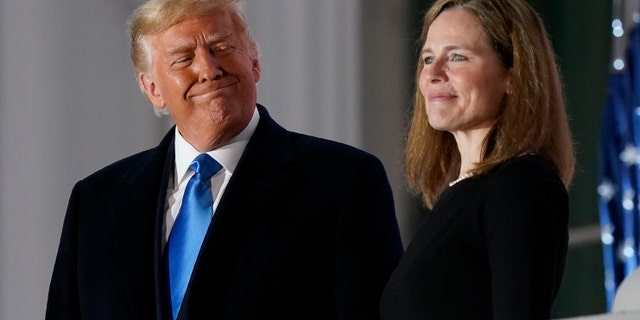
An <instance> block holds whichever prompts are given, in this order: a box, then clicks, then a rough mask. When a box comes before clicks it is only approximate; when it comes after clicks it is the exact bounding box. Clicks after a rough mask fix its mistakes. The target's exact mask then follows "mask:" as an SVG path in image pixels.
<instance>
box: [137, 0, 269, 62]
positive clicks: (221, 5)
mask: <svg viewBox="0 0 640 320" xmlns="http://www.w3.org/2000/svg"><path fill="white" fill-rule="evenodd" d="M214 9H226V10H229V11H230V12H231V13H232V14H233V16H234V17H235V18H236V22H238V23H240V26H241V27H242V28H243V30H244V31H245V34H244V36H245V37H246V38H245V39H246V40H247V41H248V44H249V45H250V48H249V49H250V50H252V52H253V53H254V54H256V55H257V51H258V49H257V44H256V43H255V41H254V40H253V38H251V35H250V34H249V27H248V25H247V20H246V18H245V16H244V12H243V11H242V8H241V6H240V3H239V0H150V1H148V2H146V3H144V4H142V5H141V6H139V7H138V8H137V9H135V10H134V11H133V13H132V14H131V16H130V17H129V35H130V39H131V60H132V61H133V65H134V67H135V70H136V72H142V71H146V70H147V69H148V67H149V64H150V62H151V57H152V54H153V53H152V52H151V48H150V46H149V44H148V41H147V40H146V37H147V36H149V35H152V34H155V33H158V32H162V31H165V30H167V29H168V28H170V27H171V26H173V25H175V24H176V23H178V22H180V21H181V20H183V19H184V18H185V17H192V16H198V15H206V14H207V13H210V12H211V11H212V10H214Z"/></svg>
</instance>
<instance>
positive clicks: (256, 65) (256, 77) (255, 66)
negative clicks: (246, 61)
mask: <svg viewBox="0 0 640 320" xmlns="http://www.w3.org/2000/svg"><path fill="white" fill-rule="evenodd" d="M252 63H253V70H252V71H253V79H254V81H255V82H256V83H258V81H260V73H261V71H262V69H261V68H260V60H258V58H254V59H253V61H252Z"/></svg>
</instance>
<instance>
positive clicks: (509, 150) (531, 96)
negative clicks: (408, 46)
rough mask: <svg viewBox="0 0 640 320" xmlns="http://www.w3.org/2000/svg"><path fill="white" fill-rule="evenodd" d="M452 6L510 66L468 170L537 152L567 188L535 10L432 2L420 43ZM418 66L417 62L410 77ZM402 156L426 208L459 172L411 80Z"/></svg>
mask: <svg viewBox="0 0 640 320" xmlns="http://www.w3.org/2000/svg"><path fill="white" fill-rule="evenodd" d="M451 8H460V9H463V10H466V11H467V12H469V13H471V14H473V15H475V16H476V17H477V18H478V19H479V20H480V22H481V24H482V26H483V27H484V30H485V32H486V34H487V35H488V38H489V40H490V41H491V42H492V45H493V47H494V50H495V52H496V54H497V56H498V58H499V60H500V62H501V63H502V65H503V66H504V67H506V68H511V76H512V80H511V90H510V92H509V93H508V94H506V95H505V97H504V100H503V105H502V108H501V113H500V115H499V116H498V119H497V122H496V124H495V125H494V126H493V128H492V129H491V130H490V132H489V133H488V135H487V137H486V139H485V141H484V145H483V155H482V159H481V161H480V162H479V163H476V167H475V169H474V170H473V173H474V174H476V175H479V174H483V173H486V172H488V171H489V170H491V169H492V168H494V167H495V166H496V165H498V164H500V163H502V162H504V161H505V160H507V159H509V158H513V157H516V156H520V155H524V154H536V155H539V156H541V157H543V158H545V159H547V160H548V161H550V162H551V163H552V164H553V165H554V166H555V169H556V171H557V173H558V175H559V176H560V178H561V179H562V181H563V182H564V184H565V187H567V188H568V187H569V185H570V183H571V179H572V177H573V171H574V161H575V160H574V154H573V143H572V140H571V133H570V130H569V124H568V120H567V115H566V111H565V106H564V96H563V93H562V83H561V80H560V74H559V72H558V68H557V65H556V62H555V55H554V52H553V49H552V46H551V42H550V41H549V38H548V36H547V33H546V30H545V28H544V24H543V22H542V20H541V19H540V16H539V15H538V14H537V13H536V12H535V11H534V10H533V8H531V7H530V6H529V5H528V4H527V3H526V2H525V1H523V0H438V1H436V2H435V3H434V4H433V6H432V7H431V8H430V9H429V11H428V12H427V13H426V15H425V17H424V23H423V27H422V35H421V38H420V41H421V43H424V42H425V40H426V38H427V33H428V31H429V27H430V26H431V23H433V21H434V20H435V19H436V18H437V17H438V16H439V15H440V14H441V13H442V12H443V11H445V10H448V9H451ZM423 65H424V63H423V62H422V61H419V62H418V67H417V71H416V79H418V78H419V75H420V73H421V71H422V68H423ZM405 155H406V166H407V179H408V181H409V184H410V186H411V187H412V188H413V189H414V190H415V191H416V192H419V193H420V194H421V195H422V198H423V202H424V204H425V205H426V206H427V207H428V208H431V207H432V206H433V204H434V202H435V200H436V198H437V197H438V195H439V194H440V193H441V192H442V191H443V190H444V189H445V188H446V187H447V184H448V182H449V181H451V180H453V179H454V178H455V177H456V176H457V175H458V174H459V170H460V161H461V160H460V154H459V151H458V149H457V145H456V141H455V140H454V138H453V135H452V134H450V133H449V132H444V131H438V130H435V129H434V128H433V127H431V126H430V125H429V120H428V118H427V115H426V112H425V99H424V97H423V95H422V94H421V92H420V90H419V88H418V86H417V85H416V92H415V99H414V107H413V118H412V120H411V127H410V130H409V134H408V140H407V146H406V149H405Z"/></svg>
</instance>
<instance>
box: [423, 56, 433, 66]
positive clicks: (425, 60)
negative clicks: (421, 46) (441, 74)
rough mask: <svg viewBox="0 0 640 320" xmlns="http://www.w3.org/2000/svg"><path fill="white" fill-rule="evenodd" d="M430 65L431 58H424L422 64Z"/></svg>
mask: <svg viewBox="0 0 640 320" xmlns="http://www.w3.org/2000/svg"><path fill="white" fill-rule="evenodd" d="M432 63H433V57H426V58H424V64H432Z"/></svg>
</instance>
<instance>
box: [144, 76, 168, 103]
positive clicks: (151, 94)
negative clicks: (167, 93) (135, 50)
mask: <svg viewBox="0 0 640 320" xmlns="http://www.w3.org/2000/svg"><path fill="white" fill-rule="evenodd" d="M138 85H140V89H141V90H142V92H144V94H145V95H146V96H147V99H149V101H150V102H151V104H152V105H153V106H154V107H155V108H160V109H163V108H165V107H166V106H167V104H166V103H165V101H164V99H162V92H161V91H160V88H158V86H157V85H156V83H155V81H154V80H153V77H152V76H151V75H149V74H146V73H143V72H140V73H139V74H138Z"/></svg>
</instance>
